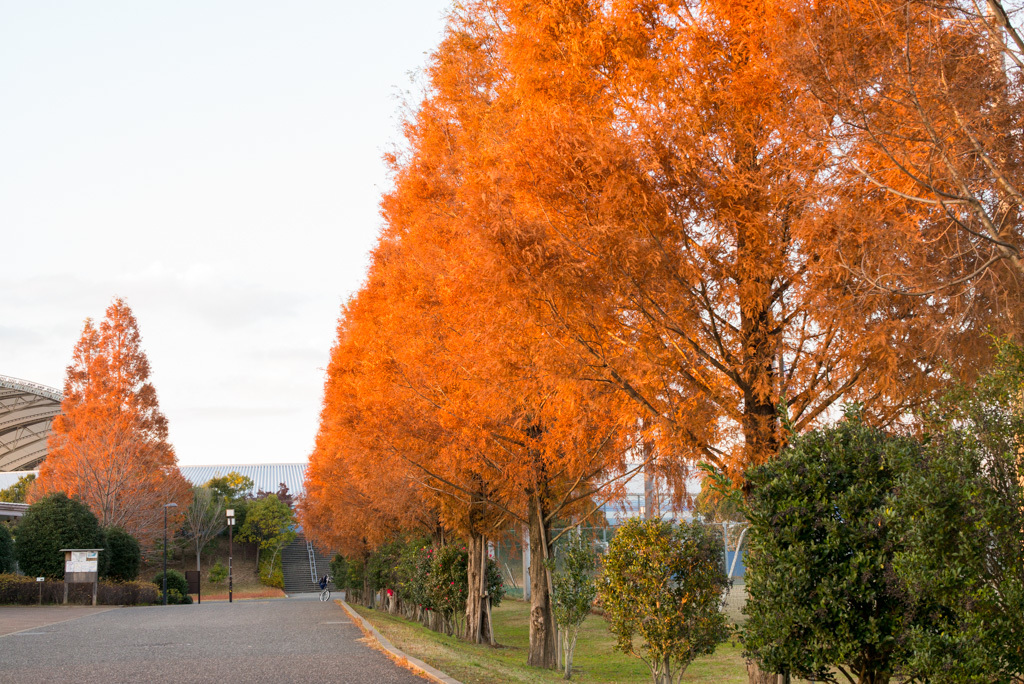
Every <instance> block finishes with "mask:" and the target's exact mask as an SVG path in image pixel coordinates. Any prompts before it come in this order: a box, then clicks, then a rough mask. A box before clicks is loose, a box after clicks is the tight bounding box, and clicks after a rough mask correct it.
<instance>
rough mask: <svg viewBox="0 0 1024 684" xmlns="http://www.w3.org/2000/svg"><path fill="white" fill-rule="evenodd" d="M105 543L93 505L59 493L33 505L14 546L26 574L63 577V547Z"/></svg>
mask: <svg viewBox="0 0 1024 684" xmlns="http://www.w3.org/2000/svg"><path fill="white" fill-rule="evenodd" d="M103 544H104V535H103V530H102V529H100V524H99V522H98V521H97V520H96V516H95V515H93V514H92V511H90V510H89V507H88V506H86V505H85V504H84V503H82V502H81V501H78V500H77V499H69V498H68V497H67V495H66V494H63V493H57V494H51V495H50V496H47V497H45V498H43V499H40V500H39V501H37V502H36V503H34V504H32V505H31V506H29V508H28V511H26V512H25V515H24V517H22V519H21V522H19V523H18V529H17V537H16V538H15V544H14V550H15V555H16V556H17V559H18V565H19V566H20V567H21V571H22V572H24V573H25V574H26V575H31V576H33V577H36V576H41V577H50V578H53V579H63V578H64V553H63V552H62V551H61V549H101V548H103ZM103 555H104V554H102V553H101V554H100V556H101V557H102V556H103ZM103 562H105V560H104V559H102V558H101V563H103ZM100 570H101V572H102V570H103V568H102V565H101V567H100Z"/></svg>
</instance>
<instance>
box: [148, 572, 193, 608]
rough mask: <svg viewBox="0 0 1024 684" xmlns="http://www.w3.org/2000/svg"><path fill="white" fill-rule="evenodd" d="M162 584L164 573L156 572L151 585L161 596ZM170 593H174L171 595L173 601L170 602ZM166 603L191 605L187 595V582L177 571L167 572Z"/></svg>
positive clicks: (190, 599)
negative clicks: (153, 585) (154, 586)
mask: <svg viewBox="0 0 1024 684" xmlns="http://www.w3.org/2000/svg"><path fill="white" fill-rule="evenodd" d="M163 582H164V573H162V572H158V573H157V574H156V576H155V577H154V578H153V584H155V585H156V588H157V591H158V592H160V593H161V594H162V593H163V590H164V584H163ZM172 592H175V593H174V594H173V597H174V600H172ZM186 599H187V600H186ZM167 603H168V604H171V603H192V598H191V597H190V596H189V595H188V580H186V579H185V576H184V575H183V574H181V573H180V572H178V571H177V570H168V571H167Z"/></svg>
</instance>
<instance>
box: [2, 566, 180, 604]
mask: <svg viewBox="0 0 1024 684" xmlns="http://www.w3.org/2000/svg"><path fill="white" fill-rule="evenodd" d="M40 585H41V586H40ZM40 591H42V602H43V603H44V604H45V603H61V602H63V600H64V582H63V581H59V580H46V581H45V582H36V580H35V577H25V576H24V575H3V574H0V605H2V604H20V605H33V604H35V603H38V602H39V597H40ZM159 599H160V593H159V591H158V590H157V588H156V587H154V586H153V585H152V584H150V583H149V582H103V581H101V582H100V583H99V586H98V587H97V590H96V602H97V603H99V604H100V605H105V606H139V605H149V604H152V603H157V602H158V601H159ZM68 602H69V603H92V587H91V586H89V585H87V584H73V585H71V586H70V591H69V592H68Z"/></svg>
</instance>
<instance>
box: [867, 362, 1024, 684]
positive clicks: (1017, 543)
mask: <svg viewBox="0 0 1024 684" xmlns="http://www.w3.org/2000/svg"><path fill="white" fill-rule="evenodd" d="M996 351H997V357H996V363H995V364H994V365H993V368H992V369H991V370H990V371H989V372H988V373H986V374H985V375H984V376H982V377H981V378H979V379H978V381H977V384H976V385H975V386H974V387H973V388H970V389H968V388H966V387H958V388H956V389H955V390H954V391H953V392H952V393H951V394H950V396H947V397H945V398H943V400H942V401H941V402H940V403H939V404H938V405H937V406H935V407H934V411H933V414H932V415H930V416H928V418H929V423H931V425H930V426H929V427H931V434H930V436H929V439H928V441H927V442H926V444H925V447H924V450H923V453H920V454H918V453H912V454H910V455H909V456H910V458H908V459H906V460H905V461H903V462H902V463H900V464H899V466H900V467H899V468H898V472H899V478H898V480H897V483H896V492H897V493H898V494H897V496H894V497H893V501H892V507H891V514H890V515H889V516H888V519H889V521H890V523H889V524H890V526H891V527H892V528H893V530H894V532H895V535H896V536H897V537H898V539H899V540H900V542H901V547H902V548H901V550H900V551H899V552H897V554H896V557H895V559H894V563H893V564H894V567H895V570H896V575H897V576H898V577H899V579H900V580H902V581H903V582H904V583H905V584H906V586H907V591H908V592H912V593H913V595H914V596H916V597H918V599H919V600H920V601H922V603H923V604H924V606H925V607H926V608H925V610H923V611H921V612H922V613H923V614H924V616H925V618H926V619H925V620H917V621H916V624H914V625H913V626H912V628H911V630H910V635H909V638H908V642H909V648H908V650H909V652H910V654H911V657H910V662H909V666H910V670H911V672H913V674H914V675H916V676H917V677H918V678H919V679H920V680H923V681H932V682H1010V681H1021V677H1022V675H1024V459H1022V458H1021V457H1020V454H1021V453H1024V451H1022V449H1024V414H1022V413H1021V404H1020V401H1021V387H1024V348H1022V347H1020V346H1018V345H1012V344H1009V343H1006V342H1000V343H998V344H997V347H996ZM886 512H887V513H889V512H890V511H889V510H888V509H887V511H886Z"/></svg>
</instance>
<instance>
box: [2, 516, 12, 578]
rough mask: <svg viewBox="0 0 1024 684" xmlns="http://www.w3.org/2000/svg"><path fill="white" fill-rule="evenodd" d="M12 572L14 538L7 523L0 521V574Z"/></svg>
mask: <svg viewBox="0 0 1024 684" xmlns="http://www.w3.org/2000/svg"><path fill="white" fill-rule="evenodd" d="M5 572H14V540H13V539H12V538H11V530H10V528H9V527H8V526H7V523H0V574H2V573H5Z"/></svg>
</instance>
